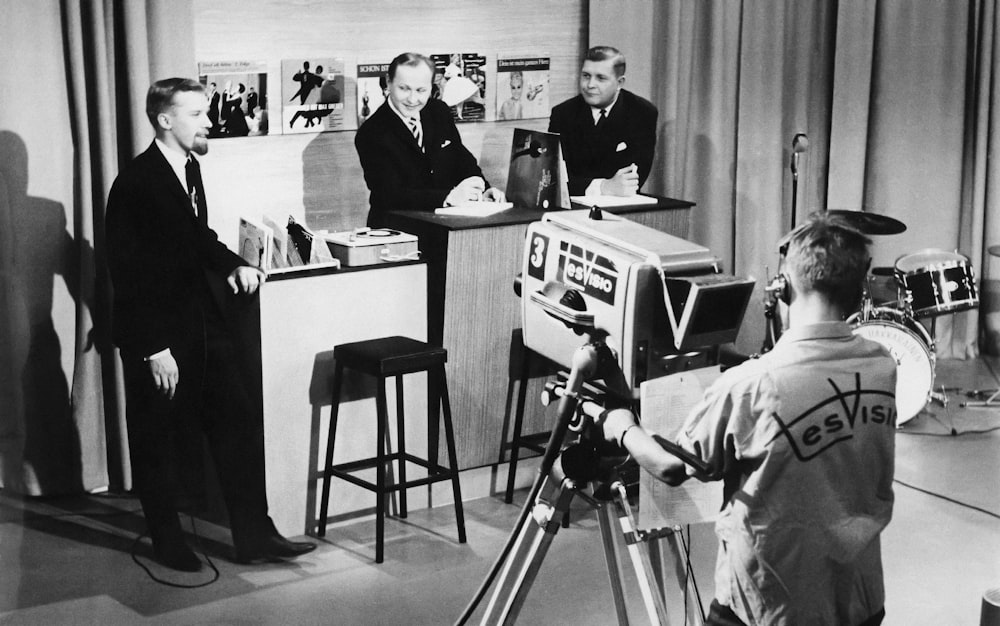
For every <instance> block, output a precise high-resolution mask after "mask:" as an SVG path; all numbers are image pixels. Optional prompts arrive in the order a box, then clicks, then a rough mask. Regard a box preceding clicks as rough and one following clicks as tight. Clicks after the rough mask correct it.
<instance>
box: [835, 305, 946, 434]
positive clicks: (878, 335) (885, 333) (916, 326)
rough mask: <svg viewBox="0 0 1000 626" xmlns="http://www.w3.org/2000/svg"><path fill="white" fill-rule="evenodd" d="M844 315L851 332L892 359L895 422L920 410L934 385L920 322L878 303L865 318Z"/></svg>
mask: <svg viewBox="0 0 1000 626" xmlns="http://www.w3.org/2000/svg"><path fill="white" fill-rule="evenodd" d="M861 315H862V314H861V313H855V314H854V315H852V316H850V317H849V318H847V323H848V324H851V325H852V326H854V333H855V334H856V335H860V336H862V337H864V338H865V339H870V340H872V341H875V342H878V343H880V344H882V345H883V346H885V348H886V349H887V350H888V351H889V354H891V355H892V358H894V359H895V360H896V426H902V425H903V424H905V423H906V422H908V421H910V420H911V419H913V418H914V417H916V416H917V414H918V413H920V410H921V409H922V408H924V405H926V404H927V400H928V399H929V398H930V394H931V390H932V389H934V366H935V356H934V344H933V341H932V340H931V337H930V335H928V334H927V330H926V329H925V328H924V327H923V326H922V325H921V324H920V322H918V321H916V320H914V319H912V318H910V317H909V316H907V315H904V314H903V313H901V312H900V311H898V310H897V309H890V308H885V307H879V308H876V309H874V312H873V314H872V316H871V317H870V318H869V319H868V320H865V321H862V319H861Z"/></svg>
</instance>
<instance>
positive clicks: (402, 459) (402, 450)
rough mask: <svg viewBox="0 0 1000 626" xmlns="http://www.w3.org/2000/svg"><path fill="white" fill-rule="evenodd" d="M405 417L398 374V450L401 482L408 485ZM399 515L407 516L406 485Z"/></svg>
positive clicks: (400, 496) (400, 495) (400, 499)
mask: <svg viewBox="0 0 1000 626" xmlns="http://www.w3.org/2000/svg"><path fill="white" fill-rule="evenodd" d="M404 421H405V420H404V419H403V377H402V376H396V450H397V451H398V452H399V484H401V485H406V427H405V425H404ZM399 516H400V517H403V518H405V517H406V487H405V486H404V487H403V488H402V489H400V490H399Z"/></svg>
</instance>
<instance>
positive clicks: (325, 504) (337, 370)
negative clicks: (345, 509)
mask: <svg viewBox="0 0 1000 626" xmlns="http://www.w3.org/2000/svg"><path fill="white" fill-rule="evenodd" d="M343 374H344V366H343V365H341V364H340V363H337V364H336V365H335V366H334V368H333V397H332V400H333V401H332V402H331V404H330V430H329V432H328V433H327V437H326V465H324V466H323V496H322V500H321V501H320V506H319V520H318V524H317V526H318V527H317V529H316V534H317V535H319V536H320V537H325V536H326V519H327V513H328V510H329V506H330V467H331V466H332V465H333V441H334V438H335V437H336V435H337V415H338V413H339V411H340V384H341V379H342V377H343Z"/></svg>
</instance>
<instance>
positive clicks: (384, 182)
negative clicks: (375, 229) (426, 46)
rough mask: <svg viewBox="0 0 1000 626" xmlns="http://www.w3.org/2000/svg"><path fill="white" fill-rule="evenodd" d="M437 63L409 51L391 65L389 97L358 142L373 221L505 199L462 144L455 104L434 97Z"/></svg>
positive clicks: (362, 131) (359, 136) (366, 123)
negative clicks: (453, 113) (385, 215)
mask: <svg viewBox="0 0 1000 626" xmlns="http://www.w3.org/2000/svg"><path fill="white" fill-rule="evenodd" d="M433 78H434V63H433V62H432V61H431V60H430V59H428V58H427V57H426V56H424V55H421V54H416V53H413V52H405V53H403V54H401V55H399V56H397V57H396V58H395V59H393V60H392V63H390V64H389V71H388V94H387V97H386V101H385V102H384V103H383V104H382V106H380V107H379V108H378V110H376V111H375V113H373V114H372V116H371V117H370V118H368V120H367V121H366V122H365V123H364V124H363V125H362V126H361V128H360V129H358V134H357V135H356V136H355V138H354V146H355V148H357V150H358V156H359V157H360V158H361V167H362V168H363V169H364V172H365V182H366V183H367V184H368V189H369V191H370V192H371V195H370V198H369V203H370V206H371V210H370V212H369V214H368V224H369V226H378V225H379V221H380V217H381V215H382V213H384V212H385V211H390V210H396V211H433V210H434V209H436V208H438V207H443V206H453V205H457V204H461V203H463V202H467V201H470V200H487V201H495V202H503V201H504V199H505V198H504V194H503V192H502V191H500V190H499V189H496V188H493V187H490V186H489V184H488V183H487V182H486V179H485V178H483V172H482V170H481V169H479V165H478V164H477V163H476V158H475V157H474V156H472V153H470V152H469V151H468V149H466V147H465V146H464V145H463V144H462V138H461V136H459V134H458V128H457V127H456V126H455V122H454V121H453V120H452V116H451V109H449V108H448V105H446V104H445V103H444V102H441V101H440V100H432V99H431V97H430V96H431V88H432V87H431V84H432V81H433Z"/></svg>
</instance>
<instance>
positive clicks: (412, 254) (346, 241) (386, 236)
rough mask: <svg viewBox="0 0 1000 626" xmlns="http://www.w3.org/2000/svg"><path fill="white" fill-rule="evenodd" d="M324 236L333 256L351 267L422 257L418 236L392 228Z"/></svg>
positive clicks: (358, 230) (343, 232)
mask: <svg viewBox="0 0 1000 626" xmlns="http://www.w3.org/2000/svg"><path fill="white" fill-rule="evenodd" d="M321 236H322V237H323V240H324V241H326V243H327V245H328V246H329V248H330V253H331V254H332V255H333V257H334V258H335V259H338V260H339V261H340V263H341V264H342V265H344V266H347V267H357V266H362V265H377V264H379V263H392V262H395V261H409V260H416V259H419V258H420V250H419V248H418V245H417V236H416V235H411V234H409V233H404V232H401V231H398V230H393V229H391V228H355V229H354V230H345V231H342V232H336V233H326V234H323V235H321Z"/></svg>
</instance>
